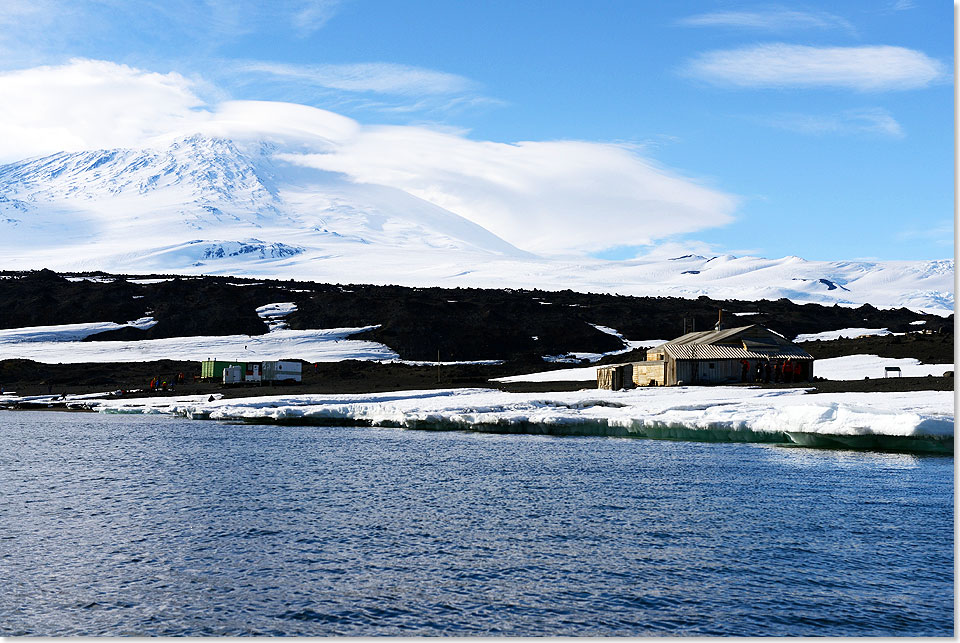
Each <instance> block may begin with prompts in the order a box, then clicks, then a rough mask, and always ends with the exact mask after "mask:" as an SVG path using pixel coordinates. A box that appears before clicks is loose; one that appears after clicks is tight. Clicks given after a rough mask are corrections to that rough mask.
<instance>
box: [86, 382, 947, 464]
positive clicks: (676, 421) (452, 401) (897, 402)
mask: <svg viewBox="0 0 960 643" xmlns="http://www.w3.org/2000/svg"><path fill="white" fill-rule="evenodd" d="M85 406H87V407H88V408H94V409H97V410H99V411H101V412H105V413H174V414H178V415H182V416H185V417H191V418H196V419H215V420H258V421H275V422H290V423H299V424H311V423H313V424H335V423H337V422H341V423H342V422H343V421H344V420H347V421H353V422H358V423H361V424H371V425H374V426H394V427H403V428H425V429H447V430H451V429H452V430H464V429H466V430H479V431H491V432H513V433H546V434H554V435H612V436H623V437H656V438H684V439H695V440H706V441H738V442H772V443H778V442H779V443H784V442H789V443H795V444H802V445H808V446H834V447H836V446H846V447H853V448H891V449H902V450H908V451H920V452H923V451H933V452H943V453H952V451H953V425H954V407H953V395H952V394H951V393H950V392H938V391H921V392H910V393H835V394H812V395H808V394H805V391H803V390H798V389H778V390H763V389H756V388H747V387H709V388H704V387H699V388H698V387H677V388H645V389H633V390H630V391H597V390H591V391H575V392H567V393H503V392H499V391H492V390H488V389H448V390H436V391H401V392H393V393H377V394H364V395H297V396H271V397H259V398H243V399H230V400H224V399H221V400H214V401H212V402H208V401H206V400H205V399H204V398H202V397H198V398H189V399H183V398H181V399H179V400H170V399H167V400H164V399H162V398H161V399H158V398H146V399H128V400H117V399H113V400H102V401H100V400H98V401H90V402H87V403H85Z"/></svg>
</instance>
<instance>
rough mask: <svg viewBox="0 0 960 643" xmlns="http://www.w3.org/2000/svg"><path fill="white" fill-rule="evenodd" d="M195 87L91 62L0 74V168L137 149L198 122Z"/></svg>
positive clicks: (175, 79) (181, 80) (174, 79)
mask: <svg viewBox="0 0 960 643" xmlns="http://www.w3.org/2000/svg"><path fill="white" fill-rule="evenodd" d="M196 88H197V83H195V82H194V81H191V80H189V79H187V78H185V77H184V76H182V75H180V74H178V73H175V72H172V73H169V74H158V73H152V72H146V71H142V70H139V69H134V68H132V67H128V66H127V65H118V64H116V63H112V62H104V61H96V60H80V59H76V60H71V61H70V62H69V63H68V64H66V65H60V66H45V67H35V68H32V69H26V70H20V71H13V72H3V73H0V96H3V99H2V100H0V161H2V160H5V161H13V160H17V159H22V158H25V157H28V156H35V155H40V154H49V153H52V152H58V151H74V150H82V149H90V148H97V147H123V146H129V145H136V144H138V143H140V142H142V141H143V140H144V138H145V137H149V136H155V135H159V134H163V133H166V132H169V131H171V130H178V129H183V128H185V127H189V126H190V125H191V124H192V123H195V122H198V121H199V120H202V119H203V118H205V116H204V114H203V112H202V108H203V106H204V101H203V100H202V99H201V98H199V97H198V96H197V94H196V93H195V89H196Z"/></svg>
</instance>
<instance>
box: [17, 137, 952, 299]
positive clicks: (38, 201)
mask: <svg viewBox="0 0 960 643" xmlns="http://www.w3.org/2000/svg"><path fill="white" fill-rule="evenodd" d="M278 151H282V150H278V148H277V147H276V146H275V145H274V144H271V143H265V142H257V143H249V142H246V143H237V142H234V141H231V140H226V139H218V138H209V137H205V136H201V135H194V136H190V137H186V138H181V139H178V140H175V141H173V142H172V143H169V144H168V145H165V146H160V147H153V148H142V149H117V150H98V151H85V152H76V153H60V154H54V155H51V156H46V157H42V158H35V159H28V160H25V161H21V162H18V163H13V164H9V165H4V166H0V231H2V234H0V249H2V257H3V261H2V267H3V268H5V269H31V268H40V267H47V268H52V269H54V270H60V271H71V270H106V271H111V272H123V273H145V272H166V273H181V274H233V275H247V276H257V277H279V278H301V279H311V280H316V281H336V282H342V283H350V282H353V283H359V282H365V283H395V284H403V285H415V286H423V285H443V286H455V285H459V286H482V287H517V288H534V287H536V288H543V289H564V288H571V289H574V290H585V291H593V292H616V293H621V294H632V295H671V296H685V297H695V296H699V295H708V296H711V297H716V298H724V299H730V298H736V299H761V298H767V299H770V298H773V299H776V298H780V297H787V298H790V299H792V300H795V301H812V302H821V303H833V302H838V303H844V304H846V303H850V304H860V303H871V304H874V305H878V306H901V305H902V306H909V307H913V308H923V309H929V310H935V309H937V310H941V311H946V310H949V309H952V307H953V271H954V263H953V261H952V260H944V261H878V262H869V261H837V262H822V261H805V260H803V259H801V258H799V257H785V258H781V259H764V258H759V257H734V256H731V255H724V256H717V257H704V256H699V255H686V256H681V257H672V258H669V259H666V258H664V259H634V260H629V261H602V260H596V259H583V260H569V259H556V258H546V257H539V256H534V255H532V254H530V253H527V252H524V251H523V250H521V249H519V248H517V247H515V246H513V245H511V244H509V243H507V242H506V241H504V240H503V239H501V238H499V237H497V236H496V235H494V234H492V233H490V232H489V231H488V230H486V229H484V228H482V227H480V226H478V225H476V224H474V223H472V222H470V221H468V220H467V219H465V218H463V217H461V216H459V215H458V214H456V213H454V212H451V211H449V210H447V209H444V208H441V207H439V206H437V205H434V204H432V203H429V202H427V201H425V200H423V199H420V198H417V197H415V196H412V195H410V194H408V193H407V192H404V191H402V190H399V189H395V188H390V187H384V186H380V185H371V184H361V183H355V182H352V181H350V180H348V179H347V178H345V177H344V176H342V175H339V174H335V173H330V172H323V171H320V170H314V169H310V168H305V167H301V166H298V165H294V164H291V163H289V162H285V161H283V160H280V159H279V157H278V155H277V152H278Z"/></svg>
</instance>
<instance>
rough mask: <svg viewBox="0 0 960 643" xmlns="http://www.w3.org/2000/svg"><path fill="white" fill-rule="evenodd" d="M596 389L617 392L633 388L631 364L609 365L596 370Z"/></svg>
mask: <svg viewBox="0 0 960 643" xmlns="http://www.w3.org/2000/svg"><path fill="white" fill-rule="evenodd" d="M597 388H602V389H607V390H608V391H619V390H620V389H622V388H633V364H609V365H607V366H600V367H599V368H597Z"/></svg>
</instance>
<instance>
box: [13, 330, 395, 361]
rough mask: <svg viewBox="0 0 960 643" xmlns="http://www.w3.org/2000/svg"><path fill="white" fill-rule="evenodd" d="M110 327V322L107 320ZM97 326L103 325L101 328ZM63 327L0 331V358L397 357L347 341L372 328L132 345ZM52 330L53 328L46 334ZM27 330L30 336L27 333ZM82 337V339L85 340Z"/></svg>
mask: <svg viewBox="0 0 960 643" xmlns="http://www.w3.org/2000/svg"><path fill="white" fill-rule="evenodd" d="M107 324H109V322H107ZM70 326H71V327H74V326H76V327H83V331H82V332H83V333H85V335H92V334H94V333H97V332H101V331H103V330H112V329H113V328H116V327H118V325H117V324H113V325H112V326H111V327H106V325H105V324H99V325H98V324H71V325H70ZM100 326H104V327H103V328H101V327H100ZM62 328H64V327H58V326H38V327H35V328H32V329H31V328H27V329H23V328H18V329H14V330H10V331H0V360H4V359H30V360H34V361H36V362H43V363H47V364H58V363H59V364H83V363H86V362H98V363H107V362H146V361H154V360H161V359H175V360H187V361H200V360H204V359H219V360H238V361H244V362H245V361H263V360H276V359H285V358H293V359H303V360H306V361H308V362H339V361H342V360H346V359H360V360H396V359H399V357H398V355H397V354H396V353H395V352H394V351H393V350H391V349H390V348H389V347H387V346H384V345H383V344H378V343H377V342H370V341H366V340H359V339H350V335H354V334H356V333H361V332H363V331H365V330H370V329H371V328H375V326H370V327H367V328H333V329H326V330H290V329H286V328H281V327H275V328H274V329H273V330H271V331H270V332H268V333H266V334H264V335H254V336H251V335H221V336H211V337H205V336H191V337H169V338H165V339H143V340H139V341H136V340H132V341H104V342H81V341H76V340H77V338H78V336H79V333H78V329H73V331H72V332H73V335H72V336H71V335H69V334H67V332H66V331H63V330H60V329H62ZM51 329H53V330H51ZM27 331H29V332H27ZM85 335H84V336H85Z"/></svg>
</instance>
